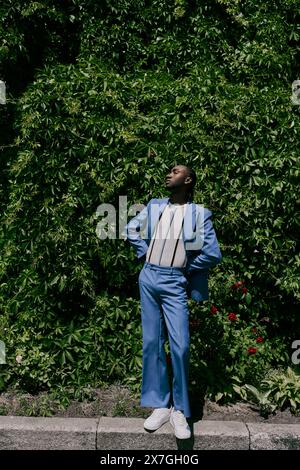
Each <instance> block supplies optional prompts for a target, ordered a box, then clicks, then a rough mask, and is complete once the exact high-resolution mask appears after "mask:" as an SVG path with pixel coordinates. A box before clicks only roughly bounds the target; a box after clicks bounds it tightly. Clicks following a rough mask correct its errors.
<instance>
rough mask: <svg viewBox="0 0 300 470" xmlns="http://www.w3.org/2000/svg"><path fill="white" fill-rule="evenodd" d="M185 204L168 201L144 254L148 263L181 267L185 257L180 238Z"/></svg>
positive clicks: (185, 259)
mask: <svg viewBox="0 0 300 470" xmlns="http://www.w3.org/2000/svg"><path fill="white" fill-rule="evenodd" d="M186 208H187V203H186V204H172V203H168V204H167V205H166V207H165V208H164V210H163V211H162V213H161V214H160V218H159V220H158V222H157V225H156V227H155V230H154V232H153V236H152V239H151V242H150V245H149V247H148V250H147V254H146V261H148V263H152V264H156V265H159V266H173V267H179V268H182V267H184V266H185V265H186V262H187V257H186V252H185V248H184V243H183V239H182V226H183V218H184V214H185V211H186Z"/></svg>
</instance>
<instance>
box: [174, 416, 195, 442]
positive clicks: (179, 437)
mask: <svg viewBox="0 0 300 470" xmlns="http://www.w3.org/2000/svg"><path fill="white" fill-rule="evenodd" d="M170 424H171V426H172V428H173V429H174V434H175V437H177V439H190V437H191V432H190V435H189V436H186V437H182V436H179V435H178V434H176V431H175V425H174V423H173V419H172V417H170Z"/></svg>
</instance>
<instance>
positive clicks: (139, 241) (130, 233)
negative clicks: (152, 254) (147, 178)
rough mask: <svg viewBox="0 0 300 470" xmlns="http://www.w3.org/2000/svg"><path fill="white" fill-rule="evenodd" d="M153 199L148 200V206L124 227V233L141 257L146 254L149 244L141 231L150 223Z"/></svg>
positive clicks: (138, 256)
mask: <svg viewBox="0 0 300 470" xmlns="http://www.w3.org/2000/svg"><path fill="white" fill-rule="evenodd" d="M151 201H152V199H151V200H150V201H149V202H148V204H147V206H146V207H144V209H143V210H142V211H141V212H140V213H139V214H137V215H136V216H135V217H133V219H131V220H130V221H129V222H128V224H127V225H126V226H125V227H124V231H123V233H124V235H125V236H126V238H127V240H128V241H129V242H130V244H131V245H132V246H133V248H134V249H135V251H136V255H137V258H138V259H140V258H142V257H143V256H144V255H146V253H147V250H148V245H147V243H146V242H145V240H144V239H143V238H142V237H141V231H142V230H144V229H145V227H146V225H147V223H148V214H149V207H150V204H151Z"/></svg>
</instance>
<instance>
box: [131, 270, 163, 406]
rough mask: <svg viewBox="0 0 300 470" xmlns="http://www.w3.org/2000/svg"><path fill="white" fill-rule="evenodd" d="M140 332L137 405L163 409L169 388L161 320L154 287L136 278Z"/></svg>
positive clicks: (159, 303)
mask: <svg viewBox="0 0 300 470" xmlns="http://www.w3.org/2000/svg"><path fill="white" fill-rule="evenodd" d="M139 289H140V298H141V316H142V331H143V368H142V391H141V406H147V407H153V408H167V407H168V406H169V402H170V386H169V378H168V371H167V363H166V353H165V350H164V343H165V339H166V331H165V321H164V317H163V311H162V308H161V302H160V298H159V295H158V293H157V292H156V289H155V284H150V283H146V282H143V280H142V276H140V278H139Z"/></svg>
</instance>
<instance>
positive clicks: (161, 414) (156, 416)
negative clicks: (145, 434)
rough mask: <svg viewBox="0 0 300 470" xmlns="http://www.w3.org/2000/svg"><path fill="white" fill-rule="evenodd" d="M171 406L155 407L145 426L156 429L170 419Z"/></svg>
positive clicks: (148, 428)
mask: <svg viewBox="0 0 300 470" xmlns="http://www.w3.org/2000/svg"><path fill="white" fill-rule="evenodd" d="M170 414H171V408H155V410H154V411H153V412H152V414H151V415H150V416H149V418H147V419H146V421H145V422H144V428H145V429H146V430H148V431H156V429H158V428H160V427H161V426H162V425H163V424H165V423H167V422H168V421H169V420H170Z"/></svg>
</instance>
